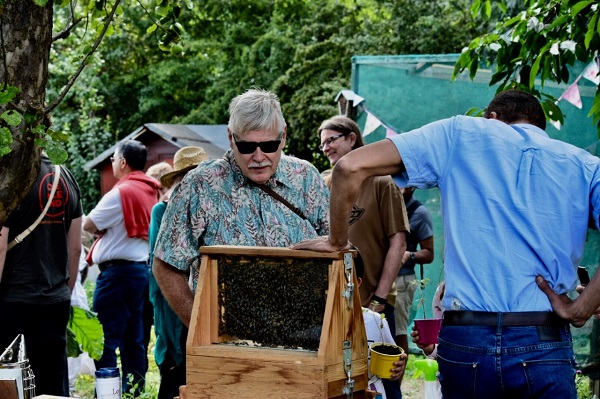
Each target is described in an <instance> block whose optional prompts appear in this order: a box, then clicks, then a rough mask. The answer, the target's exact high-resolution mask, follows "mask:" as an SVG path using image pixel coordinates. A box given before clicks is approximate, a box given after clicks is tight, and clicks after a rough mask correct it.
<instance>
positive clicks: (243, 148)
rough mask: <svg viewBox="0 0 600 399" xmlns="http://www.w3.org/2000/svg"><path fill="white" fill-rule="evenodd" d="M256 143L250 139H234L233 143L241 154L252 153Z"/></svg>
mask: <svg viewBox="0 0 600 399" xmlns="http://www.w3.org/2000/svg"><path fill="white" fill-rule="evenodd" d="M257 144H258V143H254V142H252V141H236V142H235V145H236V146H237V148H238V151H239V152H240V153H242V154H252V153H253V152H254V151H256V147H258V145H257Z"/></svg>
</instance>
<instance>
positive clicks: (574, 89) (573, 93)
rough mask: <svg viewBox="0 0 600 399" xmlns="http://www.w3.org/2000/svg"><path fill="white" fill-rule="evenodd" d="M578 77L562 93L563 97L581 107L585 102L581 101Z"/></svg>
mask: <svg viewBox="0 0 600 399" xmlns="http://www.w3.org/2000/svg"><path fill="white" fill-rule="evenodd" d="M578 81H579V79H577V80H576V81H575V82H574V83H573V84H572V85H571V86H569V88H568V89H567V90H566V91H565V92H564V93H563V94H562V96H561V98H562V99H565V100H567V101H568V102H570V103H571V104H573V105H574V106H576V107H577V108H579V109H581V107H583V104H582V102H581V94H580V93H579V87H578V86H577V82H578Z"/></svg>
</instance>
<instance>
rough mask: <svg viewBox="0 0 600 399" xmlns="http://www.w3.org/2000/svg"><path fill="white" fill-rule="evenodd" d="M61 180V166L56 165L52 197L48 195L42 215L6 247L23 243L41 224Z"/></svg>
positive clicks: (51, 191)
mask: <svg viewBox="0 0 600 399" xmlns="http://www.w3.org/2000/svg"><path fill="white" fill-rule="evenodd" d="M59 180H60V166H58V165H54V182H52V190H50V197H48V202H47V203H46V206H45V207H44V210H43V211H42V213H41V214H40V216H39V217H38V218H37V219H36V220H35V222H33V224H32V225H31V226H29V227H28V228H26V229H25V231H23V232H22V233H21V234H19V235H17V236H16V237H15V238H14V239H13V240H12V241H11V242H10V243H9V244H8V246H7V247H6V250H7V251H9V250H10V249H11V248H12V247H14V246H15V245H17V244H19V243H21V242H22V241H23V240H24V239H25V237H27V236H28V235H29V234H30V233H31V232H32V231H33V230H34V229H35V228H36V227H37V225H38V224H40V222H41V221H42V219H43V218H44V216H46V213H47V212H48V209H50V204H51V203H52V200H53V199H54V193H56V188H57V187H58V181H59Z"/></svg>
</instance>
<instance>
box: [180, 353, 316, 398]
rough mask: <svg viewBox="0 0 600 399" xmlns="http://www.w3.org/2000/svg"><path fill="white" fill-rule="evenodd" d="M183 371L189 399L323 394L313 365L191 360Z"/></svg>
mask: <svg viewBox="0 0 600 399" xmlns="http://www.w3.org/2000/svg"><path fill="white" fill-rule="evenodd" d="M188 359H190V358H188ZM187 370H188V373H187V395H188V397H189V398H203V399H204V398H236V399H256V398H261V399H271V398H272V399H280V398H295V399H296V398H298V399H315V398H322V397H325V395H326V391H327V386H326V384H325V383H324V378H323V371H322V370H320V369H319V367H318V366H316V365H315V366H306V365H303V364H294V363H289V362H285V363H282V362H280V361H277V360H266V359H247V360H245V361H243V362H236V361H235V360H233V359H231V360H229V359H221V361H218V362H216V361H215V359H214V358H208V357H203V356H193V357H191V359H190V361H188V363H187Z"/></svg>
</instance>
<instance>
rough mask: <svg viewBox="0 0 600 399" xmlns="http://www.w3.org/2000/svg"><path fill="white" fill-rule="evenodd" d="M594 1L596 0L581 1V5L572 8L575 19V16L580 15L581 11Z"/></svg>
mask: <svg viewBox="0 0 600 399" xmlns="http://www.w3.org/2000/svg"><path fill="white" fill-rule="evenodd" d="M594 1H595V0H587V1H580V2H579V3H577V4H575V5H574V6H573V7H571V16H573V17H574V16H575V15H577V14H579V13H580V12H581V10H583V9H584V8H586V7H587V6H589V5H590V4H592V3H593V2H594Z"/></svg>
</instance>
